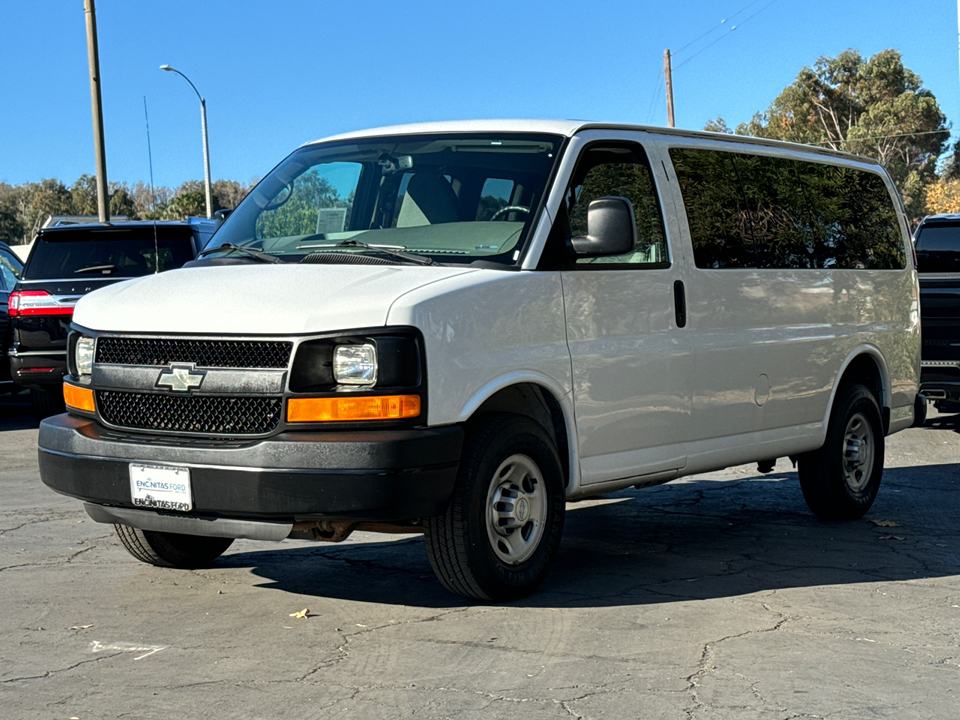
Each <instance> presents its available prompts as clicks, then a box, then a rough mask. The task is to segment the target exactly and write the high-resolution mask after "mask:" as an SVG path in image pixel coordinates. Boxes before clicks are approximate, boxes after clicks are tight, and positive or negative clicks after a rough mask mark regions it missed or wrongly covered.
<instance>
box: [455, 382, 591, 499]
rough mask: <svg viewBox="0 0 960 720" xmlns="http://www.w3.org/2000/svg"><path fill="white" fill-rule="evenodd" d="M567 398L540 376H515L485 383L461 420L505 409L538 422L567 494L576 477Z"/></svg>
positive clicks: (569, 409) (572, 422) (469, 419)
mask: <svg viewBox="0 0 960 720" xmlns="http://www.w3.org/2000/svg"><path fill="white" fill-rule="evenodd" d="M565 398H566V399H567V401H566V402H565ZM568 400H569V396H568V395H564V394H561V393H560V391H559V388H556V387H554V386H552V384H551V383H549V382H544V381H543V380H542V379H540V378H514V379H513V380H512V381H511V382H505V383H502V384H499V385H494V386H488V387H487V388H485V391H483V392H481V393H478V394H477V395H476V396H475V397H474V400H473V402H471V403H470V405H469V406H467V407H465V408H464V410H463V412H462V413H461V422H464V423H465V424H467V425H469V424H470V422H471V420H473V419H475V418H476V417H477V416H478V415H479V414H481V413H488V412H507V413H513V414H516V415H523V416H525V417H529V418H530V419H532V420H534V421H535V422H537V423H539V424H540V425H541V426H542V427H543V428H544V429H545V430H547V432H548V433H549V434H550V437H551V438H552V439H553V441H554V444H555V445H556V448H557V454H558V455H559V456H560V464H561V467H562V468H563V475H564V488H565V490H566V493H567V494H568V495H569V493H570V491H571V489H572V488H573V487H575V485H576V482H577V480H578V478H579V473H578V472H577V468H578V467H579V466H578V463H577V459H576V447H577V445H576V442H575V440H574V438H575V437H576V426H575V424H574V420H573V409H572V407H570V406H569V401H568Z"/></svg>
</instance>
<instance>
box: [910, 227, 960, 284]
mask: <svg viewBox="0 0 960 720" xmlns="http://www.w3.org/2000/svg"><path fill="white" fill-rule="evenodd" d="M917 270H918V271H919V272H922V273H940V272H960V223H957V224H951V225H946V224H940V223H937V224H936V225H933V224H930V225H921V226H920V229H919V230H918V231H917Z"/></svg>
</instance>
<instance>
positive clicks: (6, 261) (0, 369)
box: [0, 242, 23, 393]
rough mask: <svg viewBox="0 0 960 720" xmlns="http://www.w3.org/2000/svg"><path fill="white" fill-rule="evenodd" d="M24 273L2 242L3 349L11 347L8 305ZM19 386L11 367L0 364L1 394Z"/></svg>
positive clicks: (0, 334) (0, 332) (0, 327)
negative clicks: (14, 379)
mask: <svg viewBox="0 0 960 720" xmlns="http://www.w3.org/2000/svg"><path fill="white" fill-rule="evenodd" d="M22 272H23V263H22V262H21V261H20V258H19V257H17V255H16V253H14V252H13V251H12V250H11V249H10V246H9V245H7V244H6V243H2V242H0V342H2V343H3V349H4V350H7V349H8V348H9V347H10V317H9V315H8V312H7V303H8V298H9V297H10V293H11V292H12V291H13V288H14V286H15V285H16V284H17V281H18V280H19V279H20V274H21V273H22ZM19 389H20V388H19V386H18V385H16V384H15V383H14V382H13V379H12V378H11V377H10V366H9V365H8V364H7V363H4V362H0V393H8V392H15V391H17V390H19Z"/></svg>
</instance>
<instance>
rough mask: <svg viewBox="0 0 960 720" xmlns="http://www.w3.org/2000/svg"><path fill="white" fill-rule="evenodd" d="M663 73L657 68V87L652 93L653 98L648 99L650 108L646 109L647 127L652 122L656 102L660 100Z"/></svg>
mask: <svg viewBox="0 0 960 720" xmlns="http://www.w3.org/2000/svg"><path fill="white" fill-rule="evenodd" d="M663 83H664V79H663V71H662V70H660V68H657V87H656V90H654V92H653V97H652V98H650V107H649V108H647V124H648V125H649V124H650V123H651V122H653V113H654V111H655V107H656V104H657V102H658V101H659V100H660V92H661V91H662V90H663Z"/></svg>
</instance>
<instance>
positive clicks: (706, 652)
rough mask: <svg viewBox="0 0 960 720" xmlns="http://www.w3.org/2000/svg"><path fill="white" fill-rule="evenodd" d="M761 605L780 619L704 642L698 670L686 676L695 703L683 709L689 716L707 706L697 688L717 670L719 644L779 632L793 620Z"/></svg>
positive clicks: (691, 716) (767, 606)
mask: <svg viewBox="0 0 960 720" xmlns="http://www.w3.org/2000/svg"><path fill="white" fill-rule="evenodd" d="M761 607H763V608H764V609H765V610H767V611H768V612H771V613H773V614H775V615H777V616H779V618H780V619H779V620H778V621H777V622H776V623H775V624H774V625H772V626H771V627H768V628H759V629H754V630H746V631H744V632H741V633H736V634H734V635H727V636H725V637H722V638H719V639H717V640H711V641H709V642H706V643H704V644H703V646H702V650H701V653H700V661H699V662H698V663H697V671H696V672H695V673H693V674H691V675H688V676H687V677H686V678H684V680H686V682H687V683H688V688H687V692H689V693H690V695H691V700H692V701H693V704H694V706H693V707H692V708H684V710H683V711H684V712H685V713H686V714H687V717H688V718H693V715H694V713H696V712H697V710H700V709H701V708H703V707H705V706H704V704H703V703H702V702H700V700H699V697H698V693H697V688H699V687H700V681H701V680H702V679H703V678H704V677H706V675H707V674H708V673H710V672H712V671H713V670H716V664H714V663H713V658H714V657H715V648H716V647H717V646H718V645H721V644H723V643H726V642H730V641H732V640H737V639H739V638H744V637H750V636H752V635H765V634H768V633H773V632H777V631H779V630H780V628H782V627H783V626H784V625H785V624H786V623H788V622H789V621H790V620H791V618H790V617H788V616H786V615H784V614H783V613H780V612H777V611H776V610H773V609H772V608H771V607H770V606H769V605H767V604H766V603H761ZM708 665H709V666H708ZM744 680H746V678H744ZM757 697H758V698H759V699H760V700H762V701H764V702H766V701H765V700H763V698H762V697H760V696H759V695H757ZM780 712H786V709H785V708H780Z"/></svg>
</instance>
